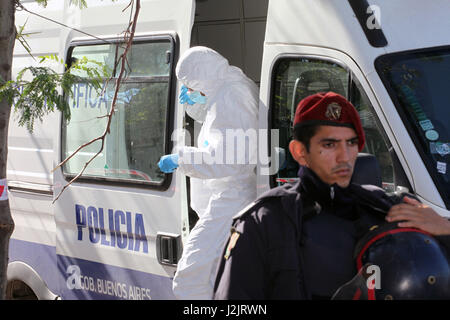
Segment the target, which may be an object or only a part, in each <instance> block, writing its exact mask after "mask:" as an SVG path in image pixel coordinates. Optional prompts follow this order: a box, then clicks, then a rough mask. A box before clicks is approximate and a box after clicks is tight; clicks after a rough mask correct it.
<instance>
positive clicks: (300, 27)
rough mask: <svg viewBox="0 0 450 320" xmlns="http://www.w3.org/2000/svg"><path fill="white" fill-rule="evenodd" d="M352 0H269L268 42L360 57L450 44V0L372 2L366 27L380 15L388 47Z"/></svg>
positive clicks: (360, 59)
mask: <svg viewBox="0 0 450 320" xmlns="http://www.w3.org/2000/svg"><path fill="white" fill-rule="evenodd" d="M351 2H352V1H351V0H270V1H269V10H268V16H267V29H266V38H265V43H266V44H271V43H281V44H299V45H306V46H319V47H326V48H332V49H336V50H339V51H343V52H345V53H347V54H348V55H350V56H352V57H354V58H355V59H356V60H357V61H363V60H365V61H366V62H367V63H370V64H371V67H372V68H373V60H374V59H375V58H376V57H377V56H379V55H382V54H385V53H391V52H397V51H404V50H411V49H420V48H426V47H435V46H443V45H449V44H450V34H449V30H450V19H449V18H448V16H449V14H450V1H448V0H433V1H423V0H396V1H386V0H370V9H369V8H368V10H369V11H368V14H367V16H368V17H370V16H371V18H368V19H367V25H369V26H370V27H372V28H373V27H375V28H376V27H377V26H376V24H375V23H376V21H375V20H374V17H377V18H378V20H379V21H378V23H379V26H380V27H381V31H382V33H383V34H384V36H385V37H386V40H387V45H386V46H381V47H374V46H372V45H371V44H370V43H369V41H368V38H367V37H366V35H365V33H364V31H363V29H362V27H361V24H360V23H359V21H358V19H357V15H356V14H355V11H354V10H353V9H352V6H351V4H350V3H351Z"/></svg>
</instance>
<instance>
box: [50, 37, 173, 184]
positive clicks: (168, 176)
mask: <svg viewBox="0 0 450 320" xmlns="http://www.w3.org/2000/svg"><path fill="white" fill-rule="evenodd" d="M158 41H168V42H169V43H170V45H171V53H170V63H171V66H170V73H169V81H168V84H169V88H168V90H167V91H168V92H167V94H168V97H167V108H166V118H165V121H166V125H165V139H164V140H165V142H164V154H169V153H171V152H172V148H173V141H172V139H171V134H172V132H173V130H174V119H175V107H176V99H175V94H176V88H177V79H176V76H175V65H176V62H177V60H178V57H179V38H178V35H177V34H175V33H167V34H158V35H136V36H135V37H134V40H133V45H134V44H136V43H148V42H158ZM121 42H122V43H123V37H111V38H108V37H106V38H104V41H101V40H97V39H94V40H92V39H88V40H74V41H72V42H71V43H70V45H69V46H68V49H67V52H66V61H67V62H69V61H70V59H71V56H72V52H73V50H74V48H75V47H80V46H89V45H101V44H118V43H121ZM67 64H68V65H69V63H67ZM66 98H67V97H66ZM60 128H61V129H60V147H59V149H60V152H59V157H60V159H59V162H60V163H61V162H62V161H63V160H64V159H65V158H64V154H63V152H64V148H63V147H64V143H65V134H66V132H65V130H66V126H65V120H64V117H61V127H60ZM92 138H95V137H92ZM60 169H61V172H62V174H63V176H64V179H65V180H66V181H68V182H69V181H70V180H71V179H73V178H74V177H75V176H76V174H70V173H67V172H65V170H64V166H61V168H60ZM76 181H79V182H82V183H90V184H100V185H107V186H121V187H130V188H145V189H152V190H158V191H165V190H167V189H169V187H170V184H171V182H172V173H165V174H164V178H163V180H161V181H159V182H146V181H139V180H134V181H132V180H125V179H120V178H111V177H100V176H83V175H81V176H80V177H79V178H78V179H77V180H76Z"/></svg>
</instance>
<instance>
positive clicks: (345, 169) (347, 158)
mask: <svg viewBox="0 0 450 320" xmlns="http://www.w3.org/2000/svg"><path fill="white" fill-rule="evenodd" d="M289 150H290V151H291V154H292V156H293V157H294V159H295V160H297V162H298V163H300V164H301V165H304V166H307V167H309V168H310V169H311V170H313V171H314V172H315V173H316V174H317V175H318V176H319V178H320V179H321V180H322V181H323V182H325V183H327V184H329V185H332V184H333V183H336V184H337V185H339V186H340V187H344V188H345V187H347V186H348V185H349V184H350V180H351V178H352V174H353V168H354V165H355V161H356V157H357V156H358V136H357V135H356V132H355V130H353V129H351V128H347V127H335V126H320V127H319V128H318V130H317V132H316V134H315V135H314V136H313V137H312V138H311V140H310V147H309V152H308V151H307V150H306V147H305V146H304V145H303V143H301V142H299V141H296V140H293V141H291V143H290V145H289Z"/></svg>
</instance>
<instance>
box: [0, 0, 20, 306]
mask: <svg viewBox="0 0 450 320" xmlns="http://www.w3.org/2000/svg"><path fill="white" fill-rule="evenodd" d="M14 13H15V1H14V0H0V77H1V78H2V79H3V80H4V81H8V80H11V66H12V57H13V49H14V42H15V38H16V37H15V36H16V28H15V25H14ZM10 113H11V105H10V104H9V103H8V101H6V99H3V101H0V180H2V179H6V160H7V157H8V123H9V116H10ZM5 184H6V182H5ZM1 186H2V185H1V184H0V189H2V188H1ZM3 192H7V191H6V190H4V191H3ZM0 196H1V195H0ZM0 199H2V198H0ZM13 230H14V222H13V220H12V217H11V211H10V208H9V200H8V199H7V198H6V200H0V299H2V300H3V299H5V294H6V271H7V267H8V251H9V238H10V236H11V233H12V231H13Z"/></svg>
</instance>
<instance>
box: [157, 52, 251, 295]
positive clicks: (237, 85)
mask: <svg viewBox="0 0 450 320" xmlns="http://www.w3.org/2000/svg"><path fill="white" fill-rule="evenodd" d="M176 75H177V78H178V80H179V81H181V82H182V83H183V86H182V89H181V94H180V103H181V104H184V106H185V109H186V113H187V114H188V115H189V116H191V117H192V118H193V119H194V120H196V121H198V122H201V123H203V124H202V127H201V129H200V132H199V135H198V139H197V147H190V146H182V147H178V148H175V151H174V153H173V154H170V155H165V156H163V157H161V159H160V161H159V163H158V165H159V167H160V169H161V171H163V172H166V173H169V172H173V171H174V170H175V169H177V170H179V171H181V172H182V173H184V174H185V175H187V176H189V177H190V178H191V179H190V183H191V207H192V208H193V209H194V210H195V211H196V213H197V214H198V216H199V220H198V221H197V223H196V225H195V227H194V228H193V229H192V230H191V232H190V234H189V237H188V239H187V241H186V243H185V245H184V249H183V254H182V257H181V259H180V261H179V262H178V267H177V271H176V274H175V277H174V279H173V291H174V294H175V296H176V297H177V298H178V299H183V300H188V299H189V300H197V299H212V295H213V287H214V280H215V276H216V269H217V265H218V262H219V259H220V255H221V253H222V249H223V247H224V245H225V242H226V240H227V238H228V234H229V232H230V227H231V224H232V218H233V216H234V215H235V214H237V213H238V212H239V211H240V210H242V209H243V208H245V207H246V206H247V205H248V204H250V203H251V202H252V201H253V200H254V199H255V198H256V162H257V161H256V157H257V154H256V147H257V141H256V139H257V130H256V129H257V124H258V88H257V86H256V84H255V83H254V82H253V81H252V80H250V79H249V78H248V77H247V76H246V75H245V74H244V73H243V72H242V70H241V69H239V68H237V67H234V66H230V65H229V63H228V61H227V59H225V58H224V57H223V56H221V55H220V54H219V53H217V52H216V51H214V50H212V49H210V48H206V47H193V48H190V49H188V50H187V51H186V52H185V53H184V54H183V55H182V56H181V57H180V60H179V62H178V64H177V67H176Z"/></svg>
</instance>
